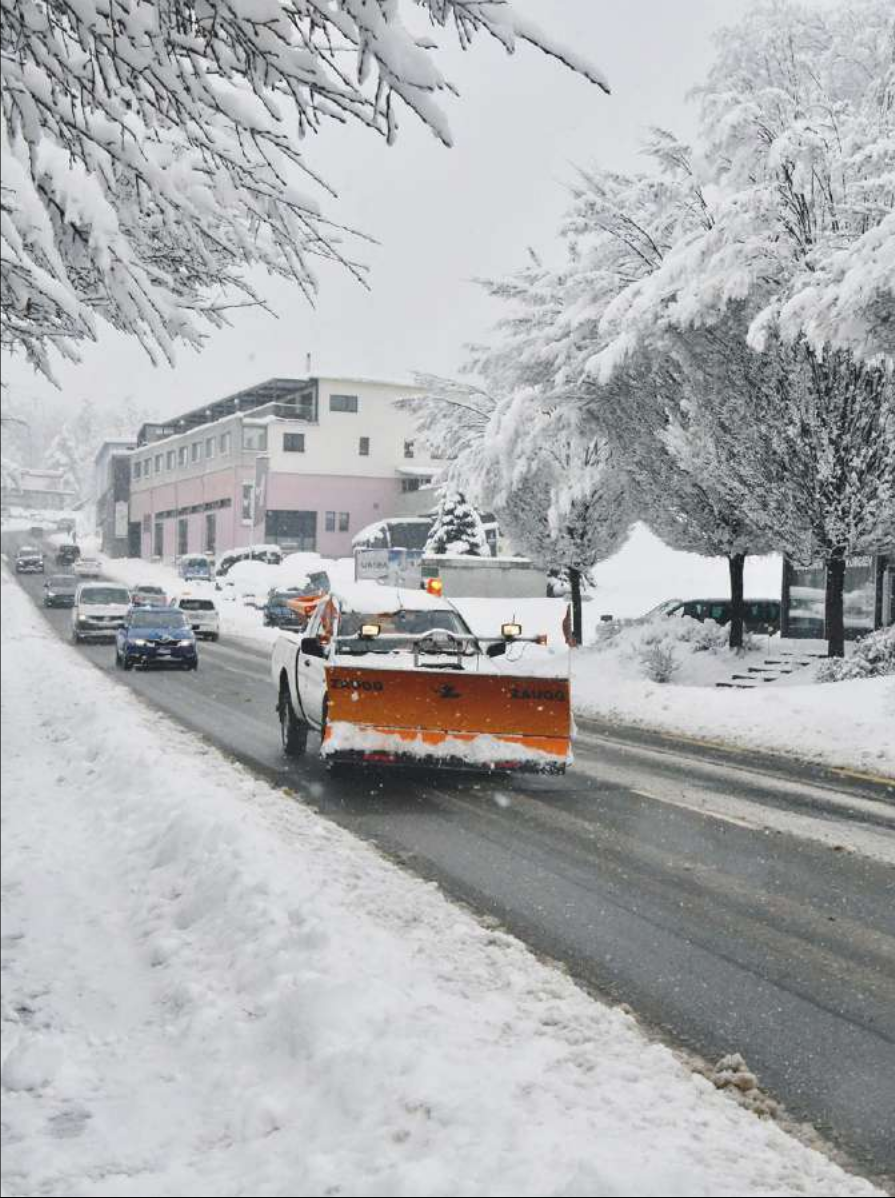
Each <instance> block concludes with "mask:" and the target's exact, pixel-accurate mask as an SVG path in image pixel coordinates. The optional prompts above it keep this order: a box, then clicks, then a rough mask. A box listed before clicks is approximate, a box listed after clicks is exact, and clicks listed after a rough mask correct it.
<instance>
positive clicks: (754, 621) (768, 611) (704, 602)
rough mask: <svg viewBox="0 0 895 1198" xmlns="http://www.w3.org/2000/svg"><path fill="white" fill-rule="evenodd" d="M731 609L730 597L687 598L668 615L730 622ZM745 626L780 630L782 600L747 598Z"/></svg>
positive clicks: (721, 622) (744, 604)
mask: <svg viewBox="0 0 895 1198" xmlns="http://www.w3.org/2000/svg"><path fill="white" fill-rule="evenodd" d="M730 609H731V603H730V600H729V599H687V600H684V601H683V602H680V603H677V604H675V605H674V606H673V607H671V608H670V609H669V610H668V611H667V613H666V615H668V616H669V617H673V616H689V617H690V618H691V619H692V620H700V621H704V620H714V621H715V623H716V624H729V623H730ZM743 627H744V628H745V629H746V631H747V632H764V633H773V632H779V631H780V600H779V599H745V600H744V601H743Z"/></svg>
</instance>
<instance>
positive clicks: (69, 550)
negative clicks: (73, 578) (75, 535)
mask: <svg viewBox="0 0 895 1198" xmlns="http://www.w3.org/2000/svg"><path fill="white" fill-rule="evenodd" d="M80 556H81V550H80V549H79V548H78V546H77V545H69V544H65V545H60V546H59V548H58V549H57V550H56V565H57V566H71V565H74V563H75V562H76V561H77V560H78V558H79V557H80Z"/></svg>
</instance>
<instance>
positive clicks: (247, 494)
mask: <svg viewBox="0 0 895 1198" xmlns="http://www.w3.org/2000/svg"><path fill="white" fill-rule="evenodd" d="M254 496H255V484H254V483H243V484H242V522H243V524H251V523H252V511H253V508H254V502H253V501H254Z"/></svg>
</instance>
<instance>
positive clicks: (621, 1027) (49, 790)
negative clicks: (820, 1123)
mask: <svg viewBox="0 0 895 1198" xmlns="http://www.w3.org/2000/svg"><path fill="white" fill-rule="evenodd" d="M3 592H4V601H3V606H2V615H3V655H2V669H3V708H4V711H3V715H4V726H5V732H6V737H5V744H4V750H5V752H4V759H3V788H2V802H3V819H4V837H3V853H4V891H3V901H4V933H5V945H6V948H5V962H4V965H5V971H4V978H5V1005H4V1009H3V1010H4V1038H3V1044H4V1054H5V1055H4V1058H3V1063H2V1077H3V1082H4V1085H5V1087H6V1092H5V1095H4V1118H5V1122H6V1128H5V1134H6V1143H5V1149H4V1153H3V1168H4V1189H5V1192H6V1193H8V1194H22V1195H24V1194H36V1193H45V1194H50V1193H54V1194H66V1195H72V1196H77V1195H92V1196H97V1198H99V1196H102V1195H119V1194H121V1195H148V1194H160V1195H211V1194H216V1195H225V1194H237V1193H240V1194H324V1193H342V1194H355V1195H374V1194H380V1195H382V1194H394V1195H434V1194H455V1195H472V1194H475V1195H498V1194H524V1195H529V1194H530V1195H571V1194H669V1195H672V1194H678V1195H693V1194H713V1195H734V1194H736V1195H758V1194H762V1195H784V1194H816V1195H864V1194H868V1195H869V1194H876V1193H879V1191H877V1190H875V1189H874V1188H873V1187H872V1186H871V1185H870V1184H869V1183H867V1182H865V1181H862V1180H861V1179H859V1178H856V1177H851V1176H849V1175H847V1174H846V1173H844V1172H843V1171H842V1170H841V1169H840V1168H839V1167H838V1166H836V1165H834V1164H832V1163H831V1162H829V1161H828V1160H827V1159H826V1158H824V1157H823V1156H821V1155H820V1154H818V1153H817V1152H815V1151H813V1150H811V1149H809V1148H806V1147H804V1146H803V1145H801V1144H800V1143H798V1142H796V1141H795V1140H793V1139H792V1138H790V1137H789V1136H787V1135H786V1134H785V1133H784V1132H783V1131H782V1130H781V1129H780V1128H779V1127H778V1126H776V1125H775V1124H774V1123H772V1122H768V1121H760V1120H759V1119H757V1118H756V1117H755V1116H754V1115H752V1114H750V1113H748V1112H746V1111H745V1110H743V1109H742V1108H741V1107H739V1106H737V1105H736V1104H735V1103H734V1102H733V1101H732V1100H731V1099H729V1098H727V1097H725V1096H723V1095H721V1094H719V1093H718V1092H717V1091H715V1090H714V1089H713V1087H712V1086H711V1085H710V1084H709V1083H708V1082H707V1081H705V1080H703V1079H701V1078H698V1077H694V1076H693V1075H691V1074H690V1073H689V1072H688V1071H687V1070H686V1069H685V1068H684V1067H683V1066H682V1065H681V1064H680V1063H679V1062H678V1061H677V1060H676V1058H675V1057H674V1056H673V1054H672V1053H671V1052H669V1051H668V1050H667V1049H665V1048H663V1047H661V1046H659V1045H656V1044H650V1043H649V1042H648V1041H647V1040H646V1039H645V1038H644V1037H643V1035H642V1034H641V1033H640V1032H639V1031H638V1029H637V1027H636V1025H635V1023H634V1021H633V1020H632V1019H631V1018H630V1017H628V1016H627V1015H625V1014H623V1013H622V1012H621V1011H619V1010H616V1009H610V1008H609V1007H606V1006H604V1005H601V1004H600V1003H597V1002H594V1001H592V1000H590V999H589V998H588V997H586V996H585V995H584V994H583V993H582V992H581V991H580V990H578V989H577V988H576V987H575V986H574V985H573V984H572V983H571V981H569V979H568V978H566V977H565V976H564V975H562V974H561V973H558V972H556V971H554V970H552V969H549V968H547V967H546V966H544V965H542V964H540V963H539V962H538V961H537V960H535V959H534V958H533V957H532V956H531V955H530V954H529V953H528V952H526V950H525V949H524V948H522V946H520V945H519V943H518V942H516V941H515V940H513V939H512V938H510V937H508V936H506V935H503V934H500V933H497V932H495V931H493V930H489V929H487V928H485V927H483V926H481V925H480V924H478V923H477V922H476V921H475V920H474V919H473V918H471V917H470V916H469V915H468V914H466V913H465V912H464V911H461V910H459V909H457V908H455V907H453V906H452V905H450V904H449V903H448V902H446V901H445V900H444V898H443V897H442V896H441V895H440V893H439V892H438V890H437V889H436V888H435V887H433V886H431V885H428V884H425V883H423V882H421V881H419V880H417V879H414V878H412V877H410V876H408V875H405V874H404V873H402V872H401V871H400V870H398V869H397V868H396V867H394V866H392V865H390V864H388V863H387V862H385V861H384V860H382V859H381V858H380V857H379V856H378V854H377V853H376V852H375V851H374V850H373V849H371V848H369V847H368V846H365V845H363V844H362V843H360V842H358V841H356V840H355V839H354V838H353V837H351V836H350V835H349V834H348V833H346V832H344V831H342V830H340V829H338V828H336V827H334V826H333V825H330V824H328V823H327V822H326V821H324V820H322V819H321V818H319V817H317V816H315V815H314V814H313V813H312V812H310V811H309V810H308V809H307V808H305V807H304V806H302V805H301V803H299V802H296V801H295V797H294V796H293V795H291V794H290V793H289V792H287V791H282V790H275V789H273V788H272V787H270V786H268V785H267V784H265V783H262V782H260V781H257V780H255V779H253V778H252V777H251V776H249V775H248V774H246V773H244V772H243V771H242V770H240V769H239V768H237V767H235V766H233V765H232V764H230V763H229V762H228V761H227V760H226V759H225V758H224V757H223V756H222V755H220V754H219V753H217V752H216V751H213V750H210V749H208V748H206V747H205V746H203V745H202V744H200V743H199V742H198V741H197V740H195V739H194V738H192V737H191V736H189V735H188V734H187V733H185V732H182V731H180V730H178V729H177V728H176V727H175V726H173V725H171V724H170V723H169V722H168V721H166V720H165V719H164V718H163V717H161V716H159V715H158V714H155V713H150V712H149V711H147V709H146V708H145V707H144V706H143V705H142V704H141V703H139V701H138V700H137V699H136V698H134V697H133V696H131V695H130V694H129V693H128V692H127V691H126V690H124V689H120V688H118V687H117V686H115V684H114V683H111V682H110V680H109V678H108V676H106V675H103V674H101V673H99V672H98V671H96V670H94V669H93V668H92V667H91V666H90V665H89V664H88V663H87V662H86V661H84V660H83V659H81V658H79V657H78V656H77V655H76V654H75V653H74V651H73V650H71V649H70V648H69V647H68V646H66V645H64V644H60V643H59V641H58V640H57V639H56V638H55V637H54V636H53V634H52V633H51V632H50V631H49V629H48V628H47V627H46V625H45V624H44V623H43V621H42V620H41V618H40V616H39V614H38V613H37V612H36V611H35V610H34V609H33V608H32V607H31V606H30V604H29V602H28V601H27V599H26V598H25V596H24V595H23V594H22V592H21V591H20V590H18V588H17V587H15V585H14V584H12V583H10V582H9V580H8V576H6V575H5V574H4V576H3ZM196 685H197V686H201V679H200V681H198V682H197V683H196ZM112 687H114V690H113V689H111V688H112ZM826 689H827V690H829V689H830V688H826ZM73 712H77V713H78V714H77V722H76V723H75V722H73V719H72V713H73Z"/></svg>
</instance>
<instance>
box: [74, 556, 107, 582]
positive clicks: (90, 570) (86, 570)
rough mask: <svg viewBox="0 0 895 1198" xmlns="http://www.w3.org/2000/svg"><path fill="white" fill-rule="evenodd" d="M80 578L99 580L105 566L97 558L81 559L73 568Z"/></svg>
mask: <svg viewBox="0 0 895 1198" xmlns="http://www.w3.org/2000/svg"><path fill="white" fill-rule="evenodd" d="M72 569H73V570H74V572H75V574H77V575H78V577H79V578H99V576H100V575H101V574H102V572H103V564H102V562H99V561H97V560H96V558H95V557H81V558H79V559H78V560H77V561H76V562H75V564H74V566H73V567H72Z"/></svg>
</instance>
